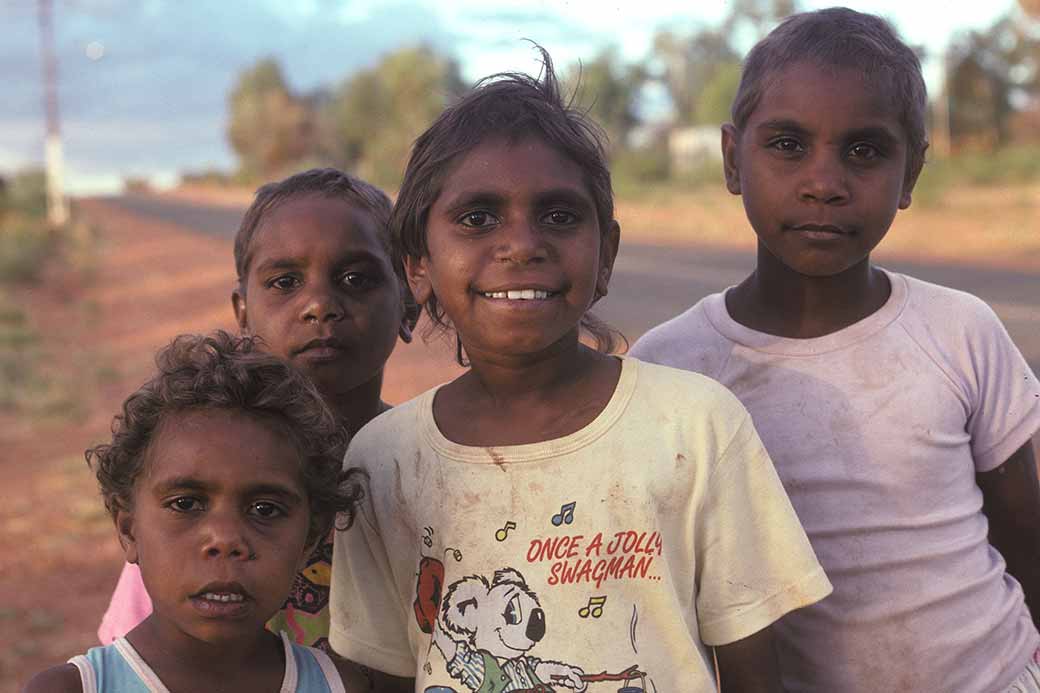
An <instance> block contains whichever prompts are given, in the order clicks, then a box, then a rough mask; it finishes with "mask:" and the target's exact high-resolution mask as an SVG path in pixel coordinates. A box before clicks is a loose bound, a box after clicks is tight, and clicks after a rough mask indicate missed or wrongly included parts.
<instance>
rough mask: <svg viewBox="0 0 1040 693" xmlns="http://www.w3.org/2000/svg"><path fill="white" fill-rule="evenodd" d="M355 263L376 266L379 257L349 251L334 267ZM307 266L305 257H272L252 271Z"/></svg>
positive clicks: (365, 252) (362, 251)
mask: <svg viewBox="0 0 1040 693" xmlns="http://www.w3.org/2000/svg"><path fill="white" fill-rule="evenodd" d="M356 262H371V263H376V264H378V263H379V262H380V257H379V256H378V255H376V254H375V253H373V252H372V251H370V250H364V249H359V250H351V251H350V252H348V253H346V254H345V255H344V256H343V257H341V258H339V259H338V260H337V262H336V265H349V264H352V263H356ZM306 265H307V258H306V257H273V258H269V259H266V260H264V261H263V262H261V263H259V264H258V265H257V266H256V268H255V269H254V271H256V272H269V271H271V270H283V269H297V268H300V267H304V266H306Z"/></svg>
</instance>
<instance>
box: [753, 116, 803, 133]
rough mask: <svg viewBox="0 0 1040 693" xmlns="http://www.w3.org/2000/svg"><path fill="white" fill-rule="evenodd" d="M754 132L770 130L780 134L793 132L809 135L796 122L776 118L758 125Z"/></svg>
mask: <svg viewBox="0 0 1040 693" xmlns="http://www.w3.org/2000/svg"><path fill="white" fill-rule="evenodd" d="M755 129H756V130H771V131H780V132H794V133H797V134H799V135H808V134H811V133H810V132H809V131H808V130H807V129H806V128H805V127H804V126H803V125H802V124H801V123H799V122H798V121H796V120H789V119H783V118H778V119H775V120H767V121H765V122H763V123H760V124H759V125H758V127H757V128H755Z"/></svg>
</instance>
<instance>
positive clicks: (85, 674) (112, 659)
mask: <svg viewBox="0 0 1040 693" xmlns="http://www.w3.org/2000/svg"><path fill="white" fill-rule="evenodd" d="M279 635H280V636H281V639H282V645H283V647H285V676H284V677H283V678H282V687H281V688H280V689H279V691H280V693H345V691H344V689H343V682H342V681H341V680H340V677H339V672H337V671H336V667H335V665H333V663H332V660H331V659H329V656H328V655H327V654H325V653H324V652H322V651H321V650H318V649H315V648H313V647H306V646H304V645H297V644H296V643H294V642H292V641H291V640H290V639H289V638H288V637H287V636H286V634H285V633H284V632H282V633H280V634H279ZM69 663H70V664H74V665H76V668H77V669H79V678H80V682H81V683H82V685H83V693H170V692H169V690H168V689H167V688H166V686H165V685H163V682H162V681H160V680H159V677H158V676H156V675H155V672H154V671H152V668H151V667H150V666H148V664H147V663H146V662H145V661H144V660H143V659H141V655H139V654H137V650H135V649H134V648H133V646H132V645H131V644H130V643H129V641H127V639H126V638H117V639H116V640H115V642H113V643H112V644H111V645H106V646H104V647H94V648H91V649H90V650H89V651H87V654H85V655H77V656H75V657H73V658H72V659H70V660H69Z"/></svg>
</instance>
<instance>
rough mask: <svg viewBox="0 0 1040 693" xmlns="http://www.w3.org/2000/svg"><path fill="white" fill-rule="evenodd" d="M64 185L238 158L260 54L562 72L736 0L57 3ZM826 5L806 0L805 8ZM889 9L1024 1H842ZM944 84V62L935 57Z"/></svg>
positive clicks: (923, 24)
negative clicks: (244, 89)
mask: <svg viewBox="0 0 1040 693" xmlns="http://www.w3.org/2000/svg"><path fill="white" fill-rule="evenodd" d="M53 3H54V11H53V18H54V30H55V50H56V52H57V55H58V61H59V68H58V70H59V101H60V111H61V127H62V139H63V145H64V151H65V166H66V184H67V187H68V189H69V191H70V192H71V193H74V194H78V193H98V192H113V191H117V190H118V189H119V188H120V186H121V183H122V180H123V178H124V177H125V176H135V177H144V178H149V179H152V180H153V181H155V182H158V183H160V184H162V183H172V182H174V181H175V180H176V176H177V174H178V172H180V171H184V170H193V171H199V170H204V169H208V168H217V169H222V170H231V169H232V168H233V167H234V165H235V158H234V155H233V152H232V151H231V149H230V148H229V146H228V144H227V141H226V138H225V135H224V132H225V128H226V124H227V94H228V92H229V91H230V89H231V87H232V85H233V84H234V82H235V79H236V77H237V75H238V74H239V73H240V72H241V71H242V70H243V69H245V68H247V67H249V66H251V65H252V64H254V63H255V62H256V61H257V60H259V59H260V58H263V57H266V56H273V57H275V58H277V59H278V60H279V62H280V63H281V64H282V66H283V68H284V70H285V73H286V76H287V79H288V81H289V83H290V85H291V86H292V87H293V88H294V89H296V90H300V91H309V90H311V89H314V88H316V87H321V86H334V85H337V84H339V83H340V81H341V80H343V79H344V78H345V77H347V76H349V75H350V74H351V73H352V72H354V71H356V70H358V69H362V68H365V67H370V66H371V65H373V64H375V63H376V62H378V60H379V58H380V57H381V56H382V55H384V54H386V53H388V52H390V51H392V50H394V49H396V48H400V47H402V46H406V45H414V44H417V43H420V42H421V43H425V44H428V45H430V46H432V47H434V48H435V49H437V50H438V51H441V52H443V53H446V54H450V55H453V56H455V57H456V58H457V59H458V61H459V63H460V66H461V68H462V72H463V76H464V78H465V79H466V80H468V81H473V80H475V79H477V78H479V77H480V76H482V75H486V74H490V73H493V72H500V71H503V70H520V71H527V72H537V70H538V63H537V61H536V55H535V53H534V51H533V50H532V49H531V48H530V46H529V44H527V43H525V42H523V41H522V40H521V39H523V38H529V39H533V40H535V41H537V42H538V43H540V44H541V45H543V46H544V47H545V48H546V49H548V50H549V52H550V54H551V55H552V56H553V60H554V62H555V63H556V64H557V66H558V67H560V68H564V67H566V66H568V65H571V64H573V63H575V62H577V61H578V60H588V59H591V58H592V57H593V56H594V55H595V54H596V53H597V52H598V51H599V50H601V49H602V48H604V47H606V46H609V45H613V46H616V47H617V48H618V49H619V51H620V53H621V56H622V57H623V58H624V59H626V60H631V61H636V60H641V59H644V58H646V57H647V56H648V55H649V53H650V47H651V41H652V38H653V35H654V33H655V31H657V30H658V29H661V28H667V29H670V30H672V31H673V32H675V33H677V34H680V35H681V34H683V33H689V32H690V31H692V30H694V29H696V28H698V27H701V26H711V25H715V24H717V23H718V22H719V21H720V20H721V19H722V18H723V17H724V16H725V14H726V12H727V10H728V4H727V3H726V2H721V1H719V2H712V3H698V2H693V1H692V0H682V1H679V0H640V1H639V2H632V1H631V0H629V1H628V2H616V1H615V2H611V1H609V0H573V1H567V0H552V1H544V0H515V1H514V0H389V1H387V0H384V1H382V2H377V1H375V0H297V1H295V2H284V1H282V0H251V1H250V2H246V1H245V0H242V1H241V2H239V1H238V0H236V1H234V2H223V1H218V0H53ZM829 4H833V1H832V2H831V3H828V2H817V1H815V0H803V1H802V2H801V4H800V6H801V7H803V8H805V9H816V8H819V7H825V6H827V5H829ZM846 4H847V5H848V6H850V7H853V8H854V9H857V10H862V11H866V12H873V13H876V14H880V15H882V16H885V17H887V18H888V19H890V20H891V21H893V23H894V24H895V25H896V27H897V28H898V29H899V31H900V32H901V33H902V35H903V38H904V39H905V40H907V41H908V42H909V43H911V44H914V45H921V46H923V47H924V48H925V50H926V55H929V56H936V55H939V54H941V52H942V51H943V49H944V48H945V46H946V45H947V44H948V43H949V41H950V39H951V37H953V36H954V35H955V34H956V33H957V32H959V31H965V30H970V29H976V30H978V29H983V28H985V27H988V26H989V25H990V24H992V23H993V22H994V21H995V20H996V19H997V18H998V17H1000V16H1001V15H1003V14H1004V13H1006V12H1008V11H1009V10H1010V9H1011V8H1012V7H1013V6H1014V0H991V1H989V2H978V0H971V1H970V2H969V1H967V0H913V1H912V2H911V1H908V0H862V1H857V0H846ZM925 73H926V79H927V80H928V82H929V87H930V88H932V89H936V88H937V87H938V82H939V78H938V70H937V64H936V62H935V61H934V60H931V61H929V60H926V62H925ZM0 83H2V84H4V85H5V93H4V98H3V99H2V101H0V174H2V173H5V172H11V171H13V170H16V169H18V168H20V167H25V166H32V165H39V164H40V163H41V162H42V160H43V138H44V124H43V96H42V94H43V86H42V78H41V67H40V41H39V29H38V24H37V13H36V1H35V0H0Z"/></svg>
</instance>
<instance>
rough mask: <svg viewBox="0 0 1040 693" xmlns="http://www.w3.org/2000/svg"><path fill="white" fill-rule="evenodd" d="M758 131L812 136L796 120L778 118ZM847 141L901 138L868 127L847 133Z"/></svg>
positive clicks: (769, 121)
mask: <svg viewBox="0 0 1040 693" xmlns="http://www.w3.org/2000/svg"><path fill="white" fill-rule="evenodd" d="M756 129H757V130H765V131H768V132H792V133H795V134H798V135H806V136H808V135H812V133H811V132H810V131H809V130H808V129H806V128H805V126H803V125H802V124H801V123H799V122H798V121H796V120H791V119H788V118H777V119H775V120H767V121H765V122H763V123H761V124H759V125H758V127H757V128H756ZM845 139H847V140H877V141H881V142H886V143H895V142H898V141H899V137H898V136H897V135H896V134H895V133H893V132H892V131H891V130H890V129H889V128H887V127H885V126H883V125H868V126H866V127H862V128H854V129H853V130H850V131H849V132H847V133H845Z"/></svg>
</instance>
